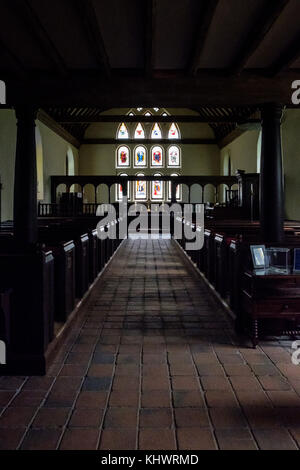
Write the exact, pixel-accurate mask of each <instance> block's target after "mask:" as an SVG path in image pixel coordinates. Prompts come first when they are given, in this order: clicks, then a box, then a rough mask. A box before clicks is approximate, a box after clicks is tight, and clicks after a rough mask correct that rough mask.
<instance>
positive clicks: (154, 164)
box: [151, 145, 163, 168]
mask: <svg viewBox="0 0 300 470" xmlns="http://www.w3.org/2000/svg"><path fill="white" fill-rule="evenodd" d="M162 166H163V149H162V147H160V145H156V146H155V147H152V150H151V168H162Z"/></svg>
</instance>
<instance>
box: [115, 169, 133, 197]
mask: <svg viewBox="0 0 300 470" xmlns="http://www.w3.org/2000/svg"><path fill="white" fill-rule="evenodd" d="M119 176H128V175H127V173H120V174H119ZM127 198H128V200H129V199H130V184H129V183H127ZM122 199H123V188H122V185H121V184H118V185H117V187H116V200H117V201H122Z"/></svg>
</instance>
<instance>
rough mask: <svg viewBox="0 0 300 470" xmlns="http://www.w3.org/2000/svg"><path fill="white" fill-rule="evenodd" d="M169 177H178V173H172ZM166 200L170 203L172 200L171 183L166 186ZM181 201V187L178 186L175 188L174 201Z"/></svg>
mask: <svg viewBox="0 0 300 470" xmlns="http://www.w3.org/2000/svg"><path fill="white" fill-rule="evenodd" d="M170 176H179V175H178V173H172V174H171V175H170ZM168 199H169V201H171V199H172V183H171V181H170V182H169V184H168ZM181 199H182V186H181V184H178V185H177V186H176V201H181Z"/></svg>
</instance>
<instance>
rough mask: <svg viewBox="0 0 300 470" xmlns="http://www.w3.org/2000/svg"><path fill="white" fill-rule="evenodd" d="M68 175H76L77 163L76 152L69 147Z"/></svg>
mask: <svg viewBox="0 0 300 470" xmlns="http://www.w3.org/2000/svg"><path fill="white" fill-rule="evenodd" d="M66 175H67V176H74V175H75V163H74V154H73V150H72V149H71V148H70V147H69V148H68V151H67V156H66Z"/></svg>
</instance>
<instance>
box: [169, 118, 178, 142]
mask: <svg viewBox="0 0 300 470" xmlns="http://www.w3.org/2000/svg"><path fill="white" fill-rule="evenodd" d="M168 137H169V139H179V132H178V129H177V126H176V124H174V122H173V124H171V127H170V130H169V136H168Z"/></svg>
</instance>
